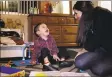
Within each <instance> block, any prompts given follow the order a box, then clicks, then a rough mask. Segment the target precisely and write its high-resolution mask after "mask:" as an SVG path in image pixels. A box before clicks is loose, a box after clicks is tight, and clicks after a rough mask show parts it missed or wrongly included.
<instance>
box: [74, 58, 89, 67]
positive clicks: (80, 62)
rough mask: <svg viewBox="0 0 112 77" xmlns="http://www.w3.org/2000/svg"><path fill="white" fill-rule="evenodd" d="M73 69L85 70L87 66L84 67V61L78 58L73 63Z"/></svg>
mask: <svg viewBox="0 0 112 77" xmlns="http://www.w3.org/2000/svg"><path fill="white" fill-rule="evenodd" d="M74 64H75V67H77V68H80V69H87V67H88V66H86V65H87V64H86V61H84V59H83V57H82V58H80V56H78V57H77V58H76V59H75V61H74Z"/></svg>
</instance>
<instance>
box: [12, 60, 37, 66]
mask: <svg viewBox="0 0 112 77" xmlns="http://www.w3.org/2000/svg"><path fill="white" fill-rule="evenodd" d="M12 62H13V63H14V64H15V65H16V66H27V65H32V64H31V59H27V60H18V61H12ZM36 64H39V63H38V61H37V63H36Z"/></svg>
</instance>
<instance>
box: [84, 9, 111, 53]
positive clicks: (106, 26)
mask: <svg viewBox="0 0 112 77" xmlns="http://www.w3.org/2000/svg"><path fill="white" fill-rule="evenodd" d="M92 17H93V24H92V25H91V27H89V29H88V30H87V31H86V34H85V36H86V41H85V43H84V48H85V49H86V50H88V51H95V49H97V48H103V49H104V50H105V51H106V52H112V34H111V33H112V12H111V11H109V10H107V9H104V8H101V7H96V8H95V9H94V10H93V13H92Z"/></svg>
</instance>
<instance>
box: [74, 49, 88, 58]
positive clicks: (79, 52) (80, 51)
mask: <svg viewBox="0 0 112 77" xmlns="http://www.w3.org/2000/svg"><path fill="white" fill-rule="evenodd" d="M85 52H88V51H87V50H85V49H84V48H81V49H80V50H79V51H78V54H77V55H76V56H75V58H76V57H77V56H79V55H81V54H83V53H85Z"/></svg>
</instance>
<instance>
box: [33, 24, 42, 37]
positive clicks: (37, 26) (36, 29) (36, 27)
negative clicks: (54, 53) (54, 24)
mask: <svg viewBox="0 0 112 77" xmlns="http://www.w3.org/2000/svg"><path fill="white" fill-rule="evenodd" d="M41 24H44V23H38V24H36V25H35V26H34V34H35V35H36V36H38V35H37V33H36V32H37V31H38V28H39V26H40V25H41Z"/></svg>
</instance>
